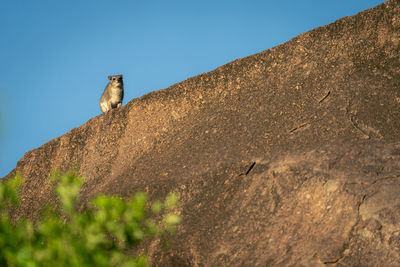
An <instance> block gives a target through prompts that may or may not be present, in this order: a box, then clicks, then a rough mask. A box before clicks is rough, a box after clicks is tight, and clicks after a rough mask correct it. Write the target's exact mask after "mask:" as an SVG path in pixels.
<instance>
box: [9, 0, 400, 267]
mask: <svg viewBox="0 0 400 267" xmlns="http://www.w3.org/2000/svg"><path fill="white" fill-rule="evenodd" d="M399 36H400V1H398V0H390V1H387V2H385V3H384V4H381V5H379V6H377V7H375V8H373V9H369V10H367V11H364V12H361V13H359V14H357V15H355V16H352V17H345V18H343V19H340V20H338V21H336V22H335V23H332V24H330V25H327V26H325V27H320V28H317V29H315V30H312V31H310V32H307V33H304V34H301V35H300V36H298V37H296V38H294V39H292V40H290V41H289V42H287V43H285V44H282V45H280V46H277V47H275V48H272V49H269V50H266V51H264V52H261V53H259V54H256V55H253V56H249V57H246V58H243V59H239V60H236V61H233V62H231V63H229V64H226V65H224V66H221V67H219V68H217V69H215V70H214V71H211V72H209V73H204V74H201V75H198V76H196V77H193V78H190V79H188V80H186V81H183V82H181V83H178V84H175V85H173V86H171V87H170V88H168V89H166V90H160V91H157V92H153V93H150V94H148V95H145V96H143V97H141V98H138V99H134V100H132V101H130V102H129V103H128V104H127V105H126V106H124V107H122V108H119V109H116V110H112V111H110V112H108V113H106V114H103V115H100V116H98V117H95V118H93V119H91V120H90V121H88V122H87V123H86V124H84V125H82V126H81V127H78V128H76V129H73V130H71V131H70V132H68V133H67V134H65V135H63V136H61V137H59V138H56V139H54V140H52V141H50V142H48V143H46V144H44V145H43V146H42V147H39V148H37V149H35V150H32V151H29V152H27V153H26V154H25V156H24V157H23V158H22V159H21V160H20V161H19V162H18V164H17V167H16V169H15V170H14V171H13V172H12V173H11V174H13V173H15V172H16V171H20V172H22V173H23V175H24V177H25V181H24V183H23V187H22V199H23V202H22V207H21V209H20V210H19V211H17V212H16V216H28V217H32V218H34V217H35V216H36V214H37V211H38V209H39V208H40V207H42V206H43V204H45V203H48V202H51V201H53V199H52V198H51V197H50V187H49V184H48V181H47V177H48V175H49V173H50V171H51V170H53V169H59V170H61V171H67V170H69V169H70V168H75V169H76V170H77V171H78V172H79V173H81V174H83V175H84V176H85V177H86V180H87V184H86V185H85V187H84V188H83V190H82V200H83V202H85V201H86V200H87V199H89V198H91V197H93V196H94V195H96V194H98V193H99V192H106V193H113V194H121V195H123V196H128V195H130V194H132V193H133V192H135V191H139V190H142V191H146V192H149V194H150V195H151V196H152V197H153V198H163V197H164V196H165V195H166V194H167V193H168V192H170V191H177V192H179V193H180V195H181V202H182V206H181V210H180V213H181V215H182V217H183V223H182V224H181V225H180V227H179V232H178V234H177V235H176V237H175V238H174V245H173V246H172V248H171V250H170V251H167V252H166V251H163V250H160V249H158V248H156V249H154V247H157V246H156V244H157V242H158V241H157V240H156V241H154V243H153V244H149V249H148V253H149V254H150V256H151V257H152V259H153V263H155V265H159V266H165V265H167V266H168V265H170V266H268V265H271V266H277V265H286V266H322V265H325V264H336V265H339V266H398V264H399V262H400V223H399V222H400V138H399V137H400V134H399V133H400V119H399V118H400V108H399V107H400V59H399V51H400V48H399V43H400V42H399ZM11 174H10V175H11ZM10 175H9V176H10ZM9 176H8V177H9Z"/></svg>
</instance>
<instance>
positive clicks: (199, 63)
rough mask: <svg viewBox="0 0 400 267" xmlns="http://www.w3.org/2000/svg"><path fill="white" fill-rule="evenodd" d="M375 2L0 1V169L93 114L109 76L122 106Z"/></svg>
mask: <svg viewBox="0 0 400 267" xmlns="http://www.w3.org/2000/svg"><path fill="white" fill-rule="evenodd" d="M382 2H384V1H382V0H380V1H378V0H336V1H327V0H302V1H296V0H291V1H289V0H280V1H269V0H264V1H258V0H241V1H238V0H222V1H218V0H213V1H209V0H203V1H190V0H186V1H174V0H170V1H136V0H130V1H118V0H116V1H101V0H97V1H94V0H93V1H91V0H82V1H67V0H65V1H61V0H58V1H57V0H48V1H44V0H35V1H31V0H25V1H23V0H0V177H2V176H4V175H6V174H7V173H8V172H10V171H11V170H12V169H13V168H14V167H15V165H16V163H17V161H18V160H19V159H21V158H22V156H23V155H24V153H25V152H27V151H29V150H32V149H34V148H36V147H39V146H41V145H42V144H44V143H45V142H47V141H50V140H51V139H53V138H56V137H58V136H60V135H63V134H65V133H66V132H68V131H69V130H71V129H73V128H75V127H78V126H80V125H82V124H84V123H85V122H87V121H88V120H89V119H90V118H92V117H94V116H97V115H99V114H100V113H101V111H100V108H99V98H100V96H101V94H102V92H103V90H104V87H105V85H106V84H107V82H108V80H107V76H108V75H110V74H120V73H121V74H123V75H124V83H125V99H124V103H123V104H126V103H127V102H128V101H129V100H132V99H134V98H137V97H140V96H142V95H143V94H146V93H148V92H151V91H155V90H159V89H164V88H167V87H169V86H170V85H172V84H174V83H177V82H180V81H182V80H185V79H187V78H189V77H192V76H195V75H197V74H200V73H203V72H208V71H211V70H213V69H215V68H216V67H218V66H221V65H223V64H225V63H228V62H230V61H232V60H235V59H237V58H242V57H245V56H249V55H252V54H255V53H258V52H261V51H263V50H266V49H269V48H271V47H274V46H276V45H279V44H281V43H284V42H286V41H288V40H290V39H291V38H293V37H295V36H297V35H298V34H300V33H302V32H306V31H308V30H311V29H313V28H316V27H318V26H323V25H326V24H329V23H331V22H334V21H335V20H337V19H339V18H341V17H344V16H350V15H354V14H356V13H358V12H359V11H362V10H365V9H367V8H371V7H374V6H376V5H378V4H380V3H382Z"/></svg>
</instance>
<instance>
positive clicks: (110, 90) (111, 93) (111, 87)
mask: <svg viewBox="0 0 400 267" xmlns="http://www.w3.org/2000/svg"><path fill="white" fill-rule="evenodd" d="M108 79H109V80H110V82H109V83H108V84H107V86H106V89H104V92H103V95H102V96H101V98H100V108H101V110H102V111H103V112H107V111H109V110H110V109H113V108H119V107H120V106H121V105H122V99H123V98H124V82H123V81H122V74H121V75H113V76H111V75H110V76H108Z"/></svg>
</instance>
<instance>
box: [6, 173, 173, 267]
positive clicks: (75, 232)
mask: <svg viewBox="0 0 400 267" xmlns="http://www.w3.org/2000/svg"><path fill="white" fill-rule="evenodd" d="M21 180H22V179H21V177H20V176H16V177H15V178H13V179H10V180H8V181H6V182H0V266H29V267H35V266H147V264H148V259H147V257H146V256H145V255H139V256H136V257H134V256H131V255H128V254H126V253H124V251H126V250H127V249H129V248H133V247H135V246H137V245H138V244H139V243H140V242H141V241H142V240H143V239H144V238H146V237H154V236H155V235H157V234H158V235H163V234H164V233H167V232H174V231H175V230H176V228H175V227H176V225H177V224H178V223H179V222H180V217H179V216H178V215H175V214H172V213H171V211H172V209H173V208H174V207H175V206H176V204H177V200H178V196H177V195H176V194H170V195H169V196H167V198H166V200H165V201H164V203H162V202H161V201H155V202H154V203H153V205H152V206H151V208H150V210H151V212H149V210H148V208H147V207H148V199H147V196H146V194H144V193H136V194H135V195H134V196H133V197H131V198H130V199H128V200H123V199H122V198H120V197H116V196H105V195H100V196H98V197H96V198H94V199H93V200H92V201H91V202H90V204H89V205H88V208H86V209H85V210H84V211H79V210H77V208H76V206H77V201H78V196H79V191H80V189H81V186H82V185H83V179H82V177H79V176H77V175H75V174H74V173H68V174H64V175H59V174H58V173H54V174H53V175H52V178H51V181H52V183H53V185H54V188H55V190H54V191H55V194H56V196H57V197H58V199H59V202H60V203H59V205H58V206H56V205H54V206H49V207H47V208H46V209H45V210H44V212H43V216H42V217H41V219H39V220H37V221H36V222H35V223H33V222H32V221H30V220H27V219H21V220H19V221H18V222H16V223H12V222H11V221H10V208H11V207H12V206H15V205H17V204H18V194H17V192H18V188H19V185H20V184H21ZM151 214H153V217H154V216H155V215H157V216H158V217H159V218H158V219H157V220H155V219H151ZM157 222H158V223H157Z"/></svg>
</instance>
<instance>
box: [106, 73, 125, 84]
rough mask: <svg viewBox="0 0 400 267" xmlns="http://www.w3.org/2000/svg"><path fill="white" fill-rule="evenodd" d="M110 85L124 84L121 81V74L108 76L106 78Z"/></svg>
mask: <svg viewBox="0 0 400 267" xmlns="http://www.w3.org/2000/svg"><path fill="white" fill-rule="evenodd" d="M108 79H109V80H110V83H111V84H113V85H120V86H121V85H123V84H124V82H123V81H122V74H121V75H110V76H108Z"/></svg>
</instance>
